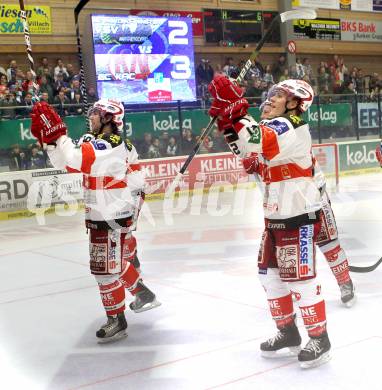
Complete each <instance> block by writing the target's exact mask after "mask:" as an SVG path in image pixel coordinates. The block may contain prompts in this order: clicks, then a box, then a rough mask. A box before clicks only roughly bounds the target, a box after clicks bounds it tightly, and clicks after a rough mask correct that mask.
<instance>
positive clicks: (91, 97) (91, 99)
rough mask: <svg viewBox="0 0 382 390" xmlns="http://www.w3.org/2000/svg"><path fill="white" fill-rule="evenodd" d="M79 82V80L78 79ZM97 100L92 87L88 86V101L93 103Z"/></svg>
mask: <svg viewBox="0 0 382 390" xmlns="http://www.w3.org/2000/svg"><path fill="white" fill-rule="evenodd" d="M80 83H81V80H80ZM97 100H98V97H97V93H96V90H95V88H94V87H89V88H88V103H89V104H91V103H95V102H96V101H97Z"/></svg>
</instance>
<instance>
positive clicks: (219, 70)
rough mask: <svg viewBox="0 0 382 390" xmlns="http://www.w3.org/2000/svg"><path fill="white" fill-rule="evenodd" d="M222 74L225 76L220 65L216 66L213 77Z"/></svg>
mask: <svg viewBox="0 0 382 390" xmlns="http://www.w3.org/2000/svg"><path fill="white" fill-rule="evenodd" d="M222 74H225V72H224V71H223V69H222V66H221V65H220V64H217V65H216V66H215V71H214V77H216V76H218V75H222Z"/></svg>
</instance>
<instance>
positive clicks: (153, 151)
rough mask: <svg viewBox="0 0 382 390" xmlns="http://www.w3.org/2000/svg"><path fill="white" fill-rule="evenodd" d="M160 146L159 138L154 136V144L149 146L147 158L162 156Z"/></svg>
mask: <svg viewBox="0 0 382 390" xmlns="http://www.w3.org/2000/svg"><path fill="white" fill-rule="evenodd" d="M159 146H160V142H159V138H154V139H153V142H152V144H151V145H150V147H149V150H148V151H147V158H159V157H161V154H160V151H159Z"/></svg>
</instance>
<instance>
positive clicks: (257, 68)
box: [245, 61, 264, 80]
mask: <svg viewBox="0 0 382 390" xmlns="http://www.w3.org/2000/svg"><path fill="white" fill-rule="evenodd" d="M263 75H264V68H263V66H262V65H261V63H260V62H258V61H255V63H254V64H252V66H251V67H250V68H249V70H248V73H247V74H246V76H245V78H246V80H250V79H252V78H254V77H256V78H258V79H262V78H263Z"/></svg>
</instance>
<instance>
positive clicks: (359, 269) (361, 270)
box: [349, 257, 382, 273]
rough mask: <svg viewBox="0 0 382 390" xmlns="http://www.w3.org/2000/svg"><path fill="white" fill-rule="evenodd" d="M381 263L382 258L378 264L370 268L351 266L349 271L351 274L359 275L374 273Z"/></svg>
mask: <svg viewBox="0 0 382 390" xmlns="http://www.w3.org/2000/svg"><path fill="white" fill-rule="evenodd" d="M381 263H382V257H381V258H380V259H379V260H378V261H377V262H376V263H374V264H372V265H369V266H365V267H357V266H356V265H349V270H350V272H357V273H365V272H372V271H374V270H375V269H376V268H377V267H378V266H379V264H381Z"/></svg>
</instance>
